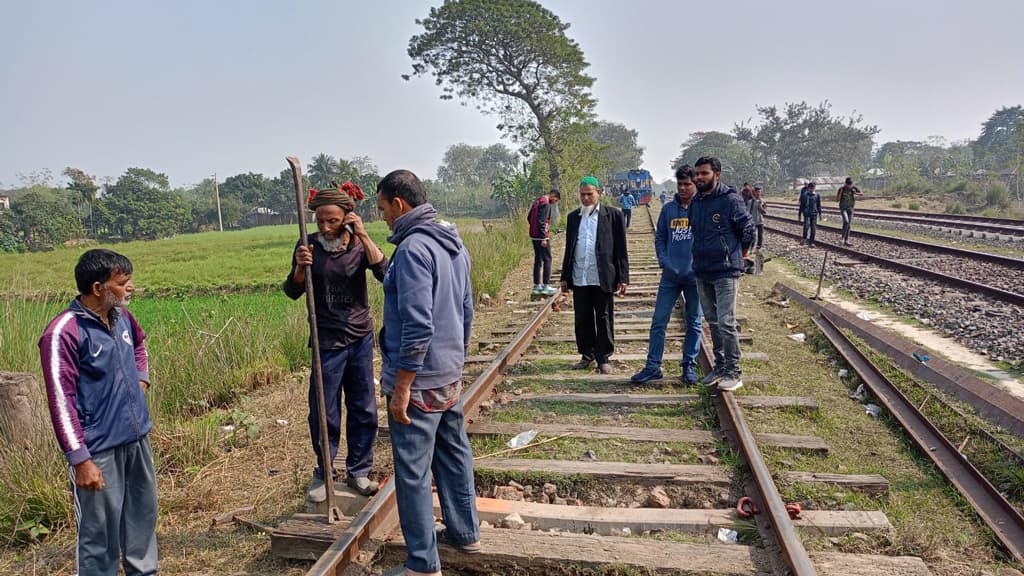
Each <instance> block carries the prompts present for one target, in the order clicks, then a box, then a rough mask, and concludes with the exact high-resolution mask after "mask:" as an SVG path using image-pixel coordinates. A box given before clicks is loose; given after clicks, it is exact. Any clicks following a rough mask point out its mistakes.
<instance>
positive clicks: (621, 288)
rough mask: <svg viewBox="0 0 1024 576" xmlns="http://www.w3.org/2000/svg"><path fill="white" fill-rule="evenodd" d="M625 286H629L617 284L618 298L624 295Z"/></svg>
mask: <svg viewBox="0 0 1024 576" xmlns="http://www.w3.org/2000/svg"><path fill="white" fill-rule="evenodd" d="M627 286H629V284H626V283H625V282H620V283H619V297H622V296H625V295H626V287H627Z"/></svg>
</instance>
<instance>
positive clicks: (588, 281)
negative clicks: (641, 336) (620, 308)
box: [561, 176, 629, 374]
mask: <svg viewBox="0 0 1024 576" xmlns="http://www.w3.org/2000/svg"><path fill="white" fill-rule="evenodd" d="M561 283H562V291H563V292H570V291H571V292H572V301H573V312H574V316H575V328H576V349H577V350H578V351H579V353H580V356H581V359H580V361H579V362H578V363H577V364H576V365H575V366H574V367H573V368H574V369H576V370H585V369H587V368H588V367H590V365H591V364H593V363H594V361H595V360H596V361H597V369H598V371H599V372H600V373H602V374H611V373H612V366H611V364H609V362H608V358H609V357H610V356H611V355H612V352H614V351H615V326H614V320H615V307H614V302H613V299H614V297H615V292H616V291H618V293H619V296H625V294H626V287H627V286H628V285H629V256H628V254H627V252H626V226H625V223H624V221H623V216H622V211H620V210H619V209H618V208H614V207H612V206H607V205H602V204H601V185H600V183H599V182H598V180H597V178H595V177H593V176H586V177H584V178H583V179H582V180H580V207H579V208H577V209H576V210H573V211H572V212H570V213H569V216H568V218H567V221H566V226H565V255H564V257H563V258H562V278H561Z"/></svg>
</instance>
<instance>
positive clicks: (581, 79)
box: [404, 0, 595, 187]
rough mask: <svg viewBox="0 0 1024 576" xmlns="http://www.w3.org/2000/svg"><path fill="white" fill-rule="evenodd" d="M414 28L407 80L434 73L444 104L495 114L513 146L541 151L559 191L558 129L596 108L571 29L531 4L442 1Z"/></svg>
mask: <svg viewBox="0 0 1024 576" xmlns="http://www.w3.org/2000/svg"><path fill="white" fill-rule="evenodd" d="M417 24H419V25H421V26H423V29H424V32H423V33H422V34H418V35H416V36H413V37H412V39H410V40H409V50H408V53H409V57H410V58H412V61H413V72H412V76H420V75H426V74H432V75H433V76H434V78H435V79H436V82H437V84H438V85H439V86H441V87H442V94H441V98H442V99H444V100H450V99H453V98H455V97H456V96H457V97H459V98H461V99H463V100H470V101H475V102H476V103H477V107H478V108H479V109H480V110H481V111H483V112H485V113H488V114H494V115H497V116H498V117H499V118H500V121H501V122H500V124H499V125H498V129H499V130H501V131H502V132H504V133H505V134H506V135H507V136H509V137H510V138H511V139H512V141H513V142H517V143H522V144H524V145H525V146H526V147H527V148H528V151H530V152H534V151H543V152H545V157H546V159H547V161H548V173H549V179H550V181H551V184H552V185H553V186H555V187H557V186H559V184H560V181H561V169H560V167H559V164H558V157H559V155H560V154H561V153H562V149H563V146H564V144H563V141H562V139H563V135H564V132H565V130H566V129H567V128H568V127H569V126H571V125H572V124H573V123H575V122H578V121H580V120H583V119H586V118H588V117H589V116H590V115H591V114H592V111H593V109H594V105H595V100H594V98H593V96H592V95H591V93H590V87H591V86H592V85H593V83H594V79H593V78H591V77H590V76H588V75H586V74H585V73H584V70H585V69H586V68H587V67H588V66H589V64H588V63H587V61H586V60H585V59H584V57H583V51H582V50H580V48H579V45H578V44H577V43H576V42H575V41H574V40H572V39H570V38H569V37H567V36H566V35H565V32H566V30H568V28H569V25H568V24H566V23H563V22H562V21H561V20H560V19H559V18H558V16H556V15H555V14H554V13H552V12H551V11H549V10H547V9H546V8H544V7H543V6H541V5H540V4H539V3H537V2H534V1H533V0H445V2H444V4H443V5H442V6H441V7H440V8H437V7H435V8H431V9H430V15H429V16H428V17H427V18H425V19H423V20H417ZM409 77H410V75H405V76H404V78H406V79H409Z"/></svg>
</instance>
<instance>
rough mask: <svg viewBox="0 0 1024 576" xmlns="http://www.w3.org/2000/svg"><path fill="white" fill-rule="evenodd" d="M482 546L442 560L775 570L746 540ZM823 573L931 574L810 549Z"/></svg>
mask: <svg viewBox="0 0 1024 576" xmlns="http://www.w3.org/2000/svg"><path fill="white" fill-rule="evenodd" d="M480 543H481V547H482V550H481V552H480V553H478V554H462V553H460V552H458V551H456V550H455V548H452V547H451V546H448V545H443V544H442V545H440V546H438V552H439V554H440V556H441V564H443V565H444V566H445V567H447V568H449V569H451V570H456V571H457V570H469V571H473V572H481V571H482V572H483V573H491V574H507V573H510V572H511V571H512V570H511V569H512V568H513V567H514V568H515V569H517V570H518V572H519V573H530V572H539V573H546V572H545V571H552V570H559V569H564V568H565V566H566V565H567V564H569V565H573V566H578V567H580V568H584V569H592V570H600V569H602V568H605V567H607V566H608V565H616V566H622V567H624V568H626V569H636V570H638V571H642V572H644V573H651V574H664V575H669V574H690V575H694V576H711V575H715V576H754V575H755V574H766V573H770V572H771V569H770V561H769V560H768V558H767V556H766V555H765V553H764V552H762V551H760V550H758V549H756V548H751V547H748V546H743V545H726V544H716V543H713V544H691V543H684V542H672V541H668V540H654V539H648V538H625V537H616V536H591V535H586V534H567V533H562V532H556V533H550V532H539V531H536V530H502V529H497V528H485V529H482V530H481V531H480ZM809 554H810V557H811V560H812V562H813V563H814V567H815V569H816V570H817V572H818V574H819V575H820V576H877V575H878V574H885V575H886V576H931V574H932V573H931V571H930V570H928V567H927V566H926V565H925V563H924V561H923V560H921V559H920V558H916V557H912V556H881V555H869V554H842V553H835V552H810V553H809ZM384 557H385V559H388V560H390V561H391V562H394V563H398V562H401V559H403V558H404V557H405V544H404V542H403V541H402V539H401V536H399V535H396V536H395V538H394V539H393V540H391V541H389V542H388V545H387V550H386V551H385V556H384Z"/></svg>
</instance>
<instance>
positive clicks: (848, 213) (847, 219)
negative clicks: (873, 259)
mask: <svg viewBox="0 0 1024 576" xmlns="http://www.w3.org/2000/svg"><path fill="white" fill-rule="evenodd" d="M839 213H840V214H841V215H842V217H843V242H846V241H848V240H849V239H850V225H851V224H853V206H847V207H846V208H839Z"/></svg>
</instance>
